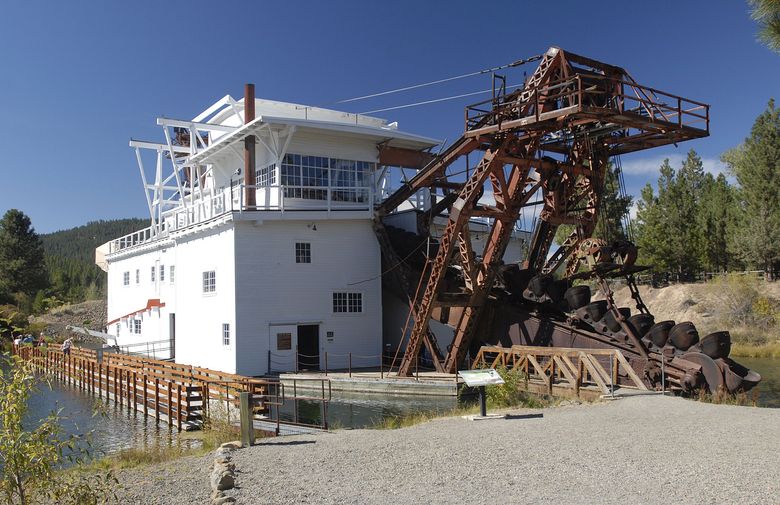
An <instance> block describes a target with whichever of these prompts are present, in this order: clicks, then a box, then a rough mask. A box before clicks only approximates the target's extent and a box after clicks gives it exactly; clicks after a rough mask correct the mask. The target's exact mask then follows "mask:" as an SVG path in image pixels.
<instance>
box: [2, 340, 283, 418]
mask: <svg viewBox="0 0 780 505" xmlns="http://www.w3.org/2000/svg"><path fill="white" fill-rule="evenodd" d="M14 352H15V354H17V355H18V356H19V357H20V358H22V359H24V360H26V361H30V362H32V363H33V364H34V366H35V367H36V368H37V369H38V370H40V371H41V372H43V373H46V374H49V375H50V376H52V377H54V378H55V379H57V380H60V381H61V382H63V383H66V384H71V385H73V386H75V387H76V388H78V389H80V390H81V391H83V392H85V393H88V394H92V395H95V396H96V397H97V398H101V399H105V400H107V401H113V402H114V403H115V404H117V405H119V406H125V407H127V408H132V409H135V410H136V411H138V412H141V413H143V414H144V415H145V416H152V417H154V418H155V419H156V420H157V421H158V422H165V423H167V424H168V426H171V427H175V428H177V429H178V430H191V429H198V428H200V427H202V425H203V420H204V419H205V418H206V416H207V415H208V411H209V408H210V406H211V407H214V406H215V405H216V404H224V406H225V412H226V413H227V415H228V416H230V414H231V411H234V412H235V411H236V410H237V408H238V399H239V395H240V393H242V392H248V393H250V394H251V395H252V399H253V411H254V414H255V416H256V417H257V418H259V419H263V418H265V415H266V414H268V413H269V408H268V407H269V405H271V404H274V405H276V404H280V403H282V402H283V398H279V394H280V392H279V389H280V388H279V387H278V383H277V382H274V381H269V380H264V379H255V378H252V377H245V376H242V375H235V374H227V373H223V372H219V371H216V370H210V369H206V368H198V367H191V366H188V365H182V364H179V363H173V362H167V361H159V360H153V359H149V358H144V357H140V356H128V355H124V354H115V353H108V352H101V351H95V350H92V349H83V348H77V347H74V348H72V349H71V352H70V354H69V355H66V354H65V353H64V352H63V351H62V349H61V346H60V345H57V344H51V345H49V346H44V347H30V346H18V347H17V348H16V349H14ZM236 416H237V414H236ZM228 420H229V419H228ZM277 424H278V423H277Z"/></svg>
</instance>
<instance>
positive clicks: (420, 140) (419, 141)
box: [187, 115, 441, 165]
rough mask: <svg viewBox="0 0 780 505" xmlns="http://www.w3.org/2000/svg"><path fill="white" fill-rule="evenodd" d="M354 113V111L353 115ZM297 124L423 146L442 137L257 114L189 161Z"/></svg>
mask: <svg viewBox="0 0 780 505" xmlns="http://www.w3.org/2000/svg"><path fill="white" fill-rule="evenodd" d="M353 116H354V115H353ZM272 125H279V126H295V127H296V128H297V129H299V130H319V131H328V132H330V133H333V134H336V135H345V136H353V137H361V138H364V139H370V140H373V141H375V142H376V143H377V144H379V143H382V142H386V143H387V144H388V145H391V146H394V147H404V148H408V149H416V150H423V149H427V148H430V147H433V146H435V145H438V144H440V143H441V141H439V140H436V139H432V138H429V137H423V136H420V135H414V134H412V133H405V132H402V131H399V130H397V129H395V128H393V127H390V126H369V125H367V124H360V123H358V124H350V123H347V122H344V121H321V120H315V119H299V118H290V117H278V116H267V115H261V116H258V117H257V118H256V119H255V120H254V121H252V122H250V123H249V124H245V125H242V126H240V127H238V128H237V129H236V130H235V131H233V132H231V133H227V134H225V135H222V136H220V137H219V138H218V139H216V140H215V141H214V142H213V143H212V144H211V145H209V146H208V147H207V148H206V149H203V150H202V151H200V152H198V153H197V154H194V155H192V156H190V157H189V159H188V160H187V165H199V164H206V163H208V160H209V158H211V157H212V156H215V155H217V154H219V153H221V152H222V151H224V150H225V149H226V148H227V147H229V146H230V145H234V144H235V143H236V142H239V141H241V140H243V139H244V138H245V137H247V136H248V135H256V134H257V133H258V132H259V131H260V130H261V129H263V128H265V127H268V126H272Z"/></svg>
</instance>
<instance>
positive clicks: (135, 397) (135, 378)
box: [133, 370, 138, 415]
mask: <svg viewBox="0 0 780 505" xmlns="http://www.w3.org/2000/svg"><path fill="white" fill-rule="evenodd" d="M137 412H138V372H136V371H135V370H133V415H135V414H136V413H137Z"/></svg>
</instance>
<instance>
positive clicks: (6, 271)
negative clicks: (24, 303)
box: [0, 209, 49, 301]
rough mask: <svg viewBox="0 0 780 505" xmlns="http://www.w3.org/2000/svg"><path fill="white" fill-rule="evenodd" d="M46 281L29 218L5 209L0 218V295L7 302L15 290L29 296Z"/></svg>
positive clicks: (41, 245)
mask: <svg viewBox="0 0 780 505" xmlns="http://www.w3.org/2000/svg"><path fill="white" fill-rule="evenodd" d="M48 282H49V278H48V275H47V273H46V266H45V264H44V261H43V243H42V242H41V239H40V238H39V237H38V234H36V233H35V229H33V228H32V226H31V223H30V218H29V217H27V216H26V215H25V214H24V213H23V212H21V211H19V210H16V209H11V210H9V211H8V212H6V213H5V215H4V216H3V218H2V219H1V220H0V298H4V299H6V300H7V301H11V300H12V299H13V297H14V295H15V294H17V293H19V294H22V295H25V297H26V298H27V299H31V298H32V297H33V296H35V294H36V292H38V290H40V289H44V288H46V287H47V285H48Z"/></svg>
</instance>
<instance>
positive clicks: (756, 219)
mask: <svg viewBox="0 0 780 505" xmlns="http://www.w3.org/2000/svg"><path fill="white" fill-rule="evenodd" d="M723 161H725V162H726V163H727V164H728V165H729V168H730V169H731V171H732V173H733V174H734V177H736V179H737V182H738V183H739V186H740V189H739V195H740V200H741V202H740V206H739V214H738V226H737V232H736V233H735V234H734V240H735V243H734V248H735V249H736V250H738V251H739V253H740V255H741V256H742V258H743V259H744V260H745V261H746V262H747V263H749V264H751V265H753V266H756V267H758V268H762V269H764V270H766V271H767V272H768V275H769V276H770V277H774V276H775V275H777V272H778V271H780V109H778V108H776V107H775V103H774V100H770V101H769V105H768V106H767V109H766V110H765V111H764V112H763V113H762V114H761V115H760V116H758V118H757V119H756V121H755V123H754V124H753V128H752V129H751V132H750V136H749V137H748V138H747V139H745V142H744V143H743V144H742V145H740V146H738V147H736V148H734V149H731V150H730V151H728V152H726V153H725V154H724V155H723Z"/></svg>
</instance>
